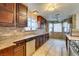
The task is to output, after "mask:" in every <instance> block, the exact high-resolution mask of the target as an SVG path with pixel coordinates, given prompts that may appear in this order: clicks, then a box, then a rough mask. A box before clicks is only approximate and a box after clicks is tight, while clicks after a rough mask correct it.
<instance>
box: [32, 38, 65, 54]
mask: <svg viewBox="0 0 79 59" xmlns="http://www.w3.org/2000/svg"><path fill="white" fill-rule="evenodd" d="M33 56H67V52H66V47H65V41H64V40H63V39H49V40H48V41H47V42H46V43H45V44H44V45H43V46H41V47H40V48H39V49H38V50H37V51H36V52H35V53H34V54H33Z"/></svg>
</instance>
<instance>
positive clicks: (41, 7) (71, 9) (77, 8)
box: [25, 3, 79, 21]
mask: <svg viewBox="0 0 79 59" xmlns="http://www.w3.org/2000/svg"><path fill="white" fill-rule="evenodd" d="M47 4H48V3H28V4H25V5H28V9H29V11H34V10H37V11H38V12H39V15H42V16H43V17H44V18H46V19H47V20H48V21H55V20H56V14H60V15H59V16H58V18H59V20H60V21H61V20H64V19H66V18H69V17H70V16H71V15H72V14H75V13H78V12H79V4H78V3H57V4H56V6H57V8H56V9H54V10H53V11H48V10H46V8H47ZM53 4H54V3H53Z"/></svg>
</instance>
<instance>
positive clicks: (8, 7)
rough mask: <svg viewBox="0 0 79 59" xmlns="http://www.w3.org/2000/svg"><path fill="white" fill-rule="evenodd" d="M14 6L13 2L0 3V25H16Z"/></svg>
mask: <svg viewBox="0 0 79 59" xmlns="http://www.w3.org/2000/svg"><path fill="white" fill-rule="evenodd" d="M14 6H15V5H14V4H13V3H0V26H13V25H14V24H13V23H14V20H15V17H14V15H15V14H14Z"/></svg>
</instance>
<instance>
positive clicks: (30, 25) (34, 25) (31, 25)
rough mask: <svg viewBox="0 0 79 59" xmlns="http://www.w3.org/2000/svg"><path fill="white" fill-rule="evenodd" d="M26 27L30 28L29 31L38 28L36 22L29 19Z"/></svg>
mask: <svg viewBox="0 0 79 59" xmlns="http://www.w3.org/2000/svg"><path fill="white" fill-rule="evenodd" d="M28 27H29V28H31V30H36V29H37V27H38V24H37V21H36V20H35V19H33V18H31V17H29V18H28Z"/></svg>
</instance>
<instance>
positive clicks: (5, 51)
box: [0, 46, 14, 56]
mask: <svg viewBox="0 0 79 59" xmlns="http://www.w3.org/2000/svg"><path fill="white" fill-rule="evenodd" d="M13 55H14V46H11V47H8V48H5V49H3V50H0V56H13Z"/></svg>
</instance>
